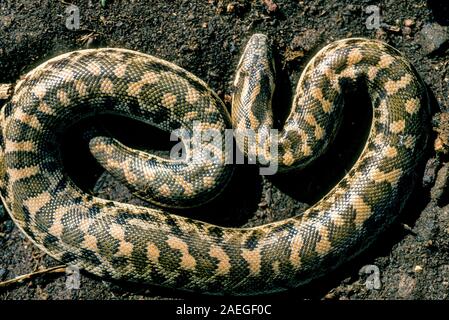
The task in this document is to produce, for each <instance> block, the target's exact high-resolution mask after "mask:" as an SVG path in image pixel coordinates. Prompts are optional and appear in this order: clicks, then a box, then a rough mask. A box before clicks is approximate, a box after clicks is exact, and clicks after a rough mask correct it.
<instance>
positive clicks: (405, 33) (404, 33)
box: [402, 27, 412, 36]
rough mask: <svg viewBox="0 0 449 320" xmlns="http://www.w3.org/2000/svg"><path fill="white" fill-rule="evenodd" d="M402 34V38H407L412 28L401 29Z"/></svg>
mask: <svg viewBox="0 0 449 320" xmlns="http://www.w3.org/2000/svg"><path fill="white" fill-rule="evenodd" d="M402 34H403V35H404V36H409V35H411V34H412V28H410V27H404V28H402Z"/></svg>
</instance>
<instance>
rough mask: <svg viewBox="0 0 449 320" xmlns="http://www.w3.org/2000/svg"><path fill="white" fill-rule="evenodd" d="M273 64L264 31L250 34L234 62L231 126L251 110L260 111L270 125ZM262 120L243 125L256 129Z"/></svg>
mask: <svg viewBox="0 0 449 320" xmlns="http://www.w3.org/2000/svg"><path fill="white" fill-rule="evenodd" d="M274 79H275V68H274V61H273V55H272V50H271V45H270V44H269V41H268V38H267V36H266V35H263V34H259V33H256V34H254V35H252V36H251V38H250V39H249V41H248V44H247V45H246V47H245V49H244V51H243V54H242V57H241V58H240V61H239V64H238V66H237V72H236V75H235V80H234V88H233V99H232V123H233V126H234V128H237V127H241V126H240V124H239V123H240V122H242V123H248V121H246V119H247V118H248V116H249V115H251V114H258V115H261V116H262V115H263V116H262V118H264V119H265V120H266V125H268V126H271V121H272V112H271V99H272V96H273V92H274V87H275V82H274ZM260 125H262V123H257V124H253V125H251V126H250V127H248V126H247V125H245V124H243V127H245V128H246V129H253V130H257V129H258V127H259V126H260Z"/></svg>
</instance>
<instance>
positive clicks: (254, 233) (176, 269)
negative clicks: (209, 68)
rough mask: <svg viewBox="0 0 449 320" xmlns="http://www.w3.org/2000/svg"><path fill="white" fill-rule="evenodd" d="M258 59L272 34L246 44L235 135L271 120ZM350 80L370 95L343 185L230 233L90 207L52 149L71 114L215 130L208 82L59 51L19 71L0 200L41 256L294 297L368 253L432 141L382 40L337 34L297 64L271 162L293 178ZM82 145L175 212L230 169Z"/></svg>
mask: <svg viewBox="0 0 449 320" xmlns="http://www.w3.org/2000/svg"><path fill="white" fill-rule="evenodd" d="M267 50H268V47H267V45H266V37H265V36H263V35H260V34H257V35H254V36H253V37H252V38H251V39H250V41H249V44H248V46H247V49H246V50H245V52H244V55H243V57H242V59H241V61H240V64H239V67H238V70H237V76H236V81H235V90H236V91H235V94H234V101H233V118H232V122H233V125H234V126H236V127H237V128H241V129H259V128H264V130H265V129H266V128H270V127H271V125H272V123H271V122H272V120H271V119H272V116H271V109H270V108H267V105H269V104H270V102H271V96H272V92H271V90H272V89H273V88H274V80H273V78H274V69H273V67H272V64H271V61H270V54H269V53H268V51H267ZM357 81H363V82H364V83H365V85H366V87H367V88H368V92H369V94H370V96H371V98H372V105H373V121H372V126H371V129H370V133H369V137H368V140H367V142H366V145H365V148H364V150H363V151H362V153H361V155H360V157H359V159H358V161H357V162H356V163H355V165H354V166H353V168H352V169H351V170H350V171H349V172H348V174H347V175H346V176H345V177H344V178H343V179H342V180H341V181H340V182H339V183H338V184H337V185H336V186H335V187H334V188H333V189H332V190H331V191H330V192H329V193H328V194H327V195H326V196H325V197H323V199H321V200H320V201H318V202H317V203H316V204H315V205H314V206H312V207H311V208H310V209H308V210H307V211H306V212H305V213H304V214H302V215H298V216H295V217H292V218H289V219H286V220H282V221H278V222H274V223H270V224H267V225H262V226H259V227H254V228H246V229H239V228H223V227H219V226H215V225H211V224H208V223H204V222H201V221H195V220H191V219H188V218H184V217H180V216H177V215H172V214H169V213H167V212H166V211H164V210H154V209H149V208H144V207H138V206H133V205H128V204H124V203H118V202H114V201H107V200H104V199H99V198H96V197H93V196H90V195H88V194H86V193H84V192H83V191H81V190H79V189H78V188H77V187H76V186H75V185H74V184H73V183H72V181H71V180H70V179H69V178H68V176H67V174H66V173H65V172H64V170H63V166H62V164H61V159H60V156H59V153H58V150H55V148H54V147H53V145H54V144H55V142H56V141H57V140H56V138H57V137H56V132H59V131H60V129H61V126H63V125H65V124H66V123H68V122H70V121H71V119H74V118H76V119H78V118H81V117H85V116H89V115H91V114H94V113H117V114H120V115H123V116H127V117H133V118H137V119H140V120H142V121H145V122H148V123H151V124H153V125H155V126H157V127H159V128H161V129H164V130H173V129H176V128H183V127H186V128H191V126H192V122H193V121H194V120H196V121H199V123H200V124H201V126H204V127H205V128H215V129H217V130H221V131H223V130H224V129H225V128H227V127H228V126H229V123H230V121H231V118H230V117H229V115H228V114H227V112H226V110H225V108H224V106H223V104H222V103H221V102H220V100H219V99H218V98H217V96H216V95H215V94H214V93H213V92H212V91H211V90H210V89H209V88H208V87H207V86H206V85H205V84H204V83H203V82H202V81H201V80H199V79H197V78H196V77H194V76H193V75H191V74H190V73H188V72H187V71H184V70H183V69H181V68H179V67H177V66H175V65H173V64H171V63H169V62H166V61H162V60H159V59H157V58H154V57H151V56H148V55H144V54H140V53H137V52H133V51H128V50H122V49H97V50H85V51H76V52H72V53H68V54H65V55H62V56H59V57H56V58H54V59H52V60H50V61H48V62H47V63H44V64H43V65H41V66H39V67H37V68H36V69H34V70H33V71H31V72H30V73H28V74H27V75H26V76H25V77H24V79H23V80H22V81H20V83H18V84H17V86H16V88H15V94H14V96H13V98H12V100H11V101H10V102H9V103H8V104H7V105H6V106H5V107H4V108H3V109H2V111H1V114H0V130H1V135H0V194H1V197H2V200H3V202H4V204H5V207H6V208H7V210H8V212H9V213H10V215H11V216H12V218H13V220H14V221H15V222H16V224H17V225H18V226H19V228H20V229H21V230H22V231H24V233H25V234H26V235H27V236H29V237H30V238H31V239H32V241H33V242H34V243H35V244H36V245H38V246H39V247H40V248H41V249H43V250H44V251H46V252H47V253H48V254H50V255H51V256H53V257H55V258H57V259H59V260H61V261H63V262H64V263H67V264H74V265H77V266H79V267H81V268H84V269H86V270H88V271H89V272H92V273H94V274H97V275H99V276H105V277H112V278H116V279H125V280H132V281H138V282H146V283H151V284H155V285H161V286H166V287H171V288H179V289H184V290H192V291H198V292H203V293H211V294H259V293H268V292H275V291H280V290H285V289H288V288H292V287H298V286H300V285H302V284H304V283H307V282H309V281H310V280H312V279H313V278H316V277H318V276H320V275H322V274H324V273H326V272H328V271H329V270H331V269H333V268H335V267H337V266H338V265H340V264H341V263H342V262H343V261H346V260H347V259H349V258H350V257H352V256H354V255H355V254H357V253H358V252H360V251H361V250H363V249H364V248H366V246H367V245H368V244H369V243H371V242H372V241H373V240H374V238H375V236H376V235H377V234H379V232H380V231H381V230H382V229H383V228H384V227H385V226H386V225H388V224H389V223H390V222H391V220H393V219H394V218H395V217H396V216H397V213H398V212H399V211H400V210H401V208H402V206H403V205H404V202H405V201H406V199H407V198H408V196H409V194H410V192H411V188H412V186H413V182H414V177H415V172H414V171H415V169H416V166H417V163H418V161H419V159H420V158H421V157H422V155H423V149H424V146H425V145H426V142H427V132H428V127H429V124H428V120H427V118H428V113H429V110H428V103H427V94H426V89H425V86H424V84H423V83H422V81H421V80H420V78H419V76H418V75H417V73H416V72H415V71H414V69H413V67H412V66H411V65H410V64H409V63H408V62H407V61H406V59H405V58H404V57H403V56H402V55H401V54H400V53H398V52H397V51H396V50H395V49H393V48H391V47H390V46H388V45H386V44H383V43H380V42H378V41H373V40H366V39H346V40H341V41H337V42H334V43H332V44H330V45H328V46H326V47H325V48H323V49H322V50H321V51H320V52H319V53H318V54H317V55H316V56H315V57H314V58H313V59H312V60H311V61H310V62H309V64H308V65H307V67H306V68H305V70H304V72H303V74H302V76H301V79H300V81H299V83H298V87H297V90H296V95H295V98H294V101H293V107H292V111H291V114H290V115H289V117H288V119H287V121H286V123H285V125H284V128H283V130H282V131H281V132H280V133H279V142H280V145H279V158H278V159H269V160H270V161H276V160H278V161H279V163H280V165H281V167H282V168H283V169H288V168H296V167H302V166H304V165H306V164H307V163H309V162H310V161H312V160H313V159H315V158H316V157H317V156H318V155H320V154H321V153H322V152H323V151H324V150H325V149H326V147H327V145H328V143H329V141H331V140H332V137H333V136H334V134H335V131H336V128H337V127H338V123H339V121H340V118H341V109H342V106H341V105H340V103H339V102H340V101H341V94H342V89H343V88H344V86H346V85H350V84H354V83H356V82H357ZM267 90H268V91H267ZM90 147H91V151H92V152H93V154H94V155H95V156H96V157H97V158H98V159H99V161H100V163H101V164H102V165H103V166H104V167H105V168H106V169H108V170H111V172H113V174H114V175H115V176H116V177H117V178H119V179H121V180H122V181H124V182H127V183H129V184H135V185H137V187H135V189H136V190H137V191H139V192H142V194H145V195H147V196H150V197H152V199H151V200H152V201H154V202H156V203H161V204H164V205H169V206H176V205H184V206H185V205H192V204H196V203H199V202H201V201H203V200H205V199H206V198H210V197H212V196H213V195H214V194H215V193H216V192H217V190H219V189H220V188H222V187H223V186H224V184H225V183H226V180H227V179H228V176H229V175H230V171H231V169H229V167H228V166H225V165H223V164H222V163H214V164H211V163H207V162H204V163H199V164H198V163H195V164H191V163H186V162H182V161H179V162H173V161H169V160H166V159H160V158H157V157H155V156H152V155H148V154H146V153H142V152H138V151H136V150H132V149H129V148H127V147H125V146H123V145H120V144H119V143H118V142H117V141H115V140H112V139H110V138H108V137H98V138H95V139H94V140H92V141H91V143H90ZM267 154H269V153H267ZM175 177H176V178H175ZM143 179H148V181H149V182H148V183H145V182H144V181H142V180H143ZM140 189H144V190H140ZM211 190H212V191H211Z"/></svg>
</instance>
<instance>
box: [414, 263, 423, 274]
mask: <svg viewBox="0 0 449 320" xmlns="http://www.w3.org/2000/svg"><path fill="white" fill-rule="evenodd" d="M414 271H415V273H421V272H422V271H423V267H421V266H420V265H417V266H415V269H414Z"/></svg>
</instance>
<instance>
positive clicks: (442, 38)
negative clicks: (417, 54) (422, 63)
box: [417, 23, 449, 54]
mask: <svg viewBox="0 0 449 320" xmlns="http://www.w3.org/2000/svg"><path fill="white" fill-rule="evenodd" d="M448 41H449V28H448V27H446V26H441V25H439V24H438V23H430V24H426V25H425V26H424V27H423V28H422V30H421V31H420V32H419V34H418V37H417V42H418V44H420V45H421V48H422V50H423V51H424V53H425V54H431V53H433V52H435V51H437V50H438V49H440V48H441V47H442V46H443V45H444V44H445V43H447V42H448Z"/></svg>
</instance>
